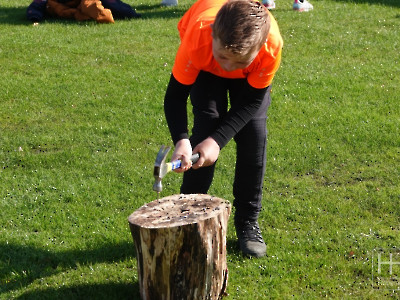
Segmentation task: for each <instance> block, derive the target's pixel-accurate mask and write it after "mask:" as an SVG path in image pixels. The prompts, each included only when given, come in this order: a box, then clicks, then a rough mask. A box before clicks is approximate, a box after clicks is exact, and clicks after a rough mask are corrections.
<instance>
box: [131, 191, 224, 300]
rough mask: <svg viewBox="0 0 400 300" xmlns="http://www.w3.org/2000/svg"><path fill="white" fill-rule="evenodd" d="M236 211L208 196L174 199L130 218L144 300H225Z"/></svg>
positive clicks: (142, 209) (156, 202) (154, 204)
mask: <svg viewBox="0 0 400 300" xmlns="http://www.w3.org/2000/svg"><path fill="white" fill-rule="evenodd" d="M230 212H231V205H230V203H229V202H228V201H226V200H224V199H221V198H217V197H213V196H210V195H204V194H191V195H183V194H181V195H173V196H168V197H165V198H162V199H159V200H154V201H152V202H150V203H148V204H146V205H143V206H142V207H140V208H139V209H138V210H136V211H135V212H134V213H132V214H131V215H130V216H129V218H128V221H129V224H130V229H131V233H132V236H133V239H134V243H135V247H136V254H137V256H136V257H137V262H138V275H139V287H140V295H141V298H142V299H151V300H152V299H160V300H161V299H166V300H170V299H188V300H189V299H190V300H195V299H220V298H222V296H223V294H224V292H225V290H226V284H227V276H228V270H227V265H226V230H227V225H228V224H227V223H228V218H229V215H230Z"/></svg>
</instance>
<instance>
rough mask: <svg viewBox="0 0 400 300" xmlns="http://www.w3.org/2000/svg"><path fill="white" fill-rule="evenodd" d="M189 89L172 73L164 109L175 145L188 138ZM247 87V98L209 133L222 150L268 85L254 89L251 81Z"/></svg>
mask: <svg viewBox="0 0 400 300" xmlns="http://www.w3.org/2000/svg"><path fill="white" fill-rule="evenodd" d="M190 89H191V85H184V84H182V83H180V82H178V81H177V80H176V79H175V77H174V76H173V75H171V78H170V81H169V84H168V87H167V91H166V94H165V99H164V112H165V116H166V119H167V123H168V127H169V130H170V132H171V137H172V141H173V142H174V144H176V143H177V142H178V141H179V140H181V139H186V138H189V134H188V132H189V130H188V117H187V99H188V96H189V93H190ZM246 89H247V91H246V92H245V93H244V94H245V95H246V97H245V98H244V99H242V102H241V103H240V104H238V105H235V106H233V107H232V108H231V109H230V110H229V111H228V113H227V115H226V116H225V118H224V119H223V120H222V122H221V124H220V125H219V126H218V128H217V129H216V130H215V132H213V133H212V134H211V135H210V137H212V138H213V139H214V140H215V141H216V142H217V144H218V145H219V147H220V148H221V149H222V148H223V147H224V146H225V145H226V144H227V143H228V142H229V141H230V140H231V139H232V138H233V137H234V136H235V135H236V133H238V132H239V131H240V130H241V129H242V128H243V127H244V126H245V125H246V124H247V123H248V122H249V121H250V120H251V119H252V118H253V117H254V115H255V114H256V112H257V110H258V109H259V108H260V106H261V103H262V102H263V100H264V97H265V94H266V92H267V88H263V89H256V88H254V87H252V86H250V84H247V86H246Z"/></svg>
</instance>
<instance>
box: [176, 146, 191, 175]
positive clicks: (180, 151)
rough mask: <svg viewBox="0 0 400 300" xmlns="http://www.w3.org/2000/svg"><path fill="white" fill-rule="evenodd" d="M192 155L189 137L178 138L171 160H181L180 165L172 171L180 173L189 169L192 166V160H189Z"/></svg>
mask: <svg viewBox="0 0 400 300" xmlns="http://www.w3.org/2000/svg"><path fill="white" fill-rule="evenodd" d="M191 156H192V145H191V144H190V141H189V139H182V140H179V141H178V142H177V143H176V145H175V150H174V153H173V154H172V158H171V160H172V161H174V160H177V159H179V160H181V167H180V168H179V169H175V170H174V172H177V173H182V172H185V171H187V170H189V169H190V168H191V167H192V161H191V160H190V158H191Z"/></svg>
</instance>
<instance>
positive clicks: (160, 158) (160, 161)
mask: <svg viewBox="0 0 400 300" xmlns="http://www.w3.org/2000/svg"><path fill="white" fill-rule="evenodd" d="M169 150H171V147H166V146H164V145H162V146H161V149H160V151H158V154H157V157H156V162H155V163H154V178H155V180H156V181H155V182H154V184H153V190H154V191H156V192H157V195H159V194H160V192H161V191H162V183H161V179H163V177H164V176H165V175H166V174H167V173H168V172H169V171H172V170H175V169H178V168H180V167H181V163H182V161H181V160H179V159H178V160H175V161H172V162H169V163H166V162H165V160H166V158H167V154H168V152H169ZM199 158H200V155H199V153H196V154H193V155H192V157H191V158H190V160H191V161H192V163H193V164H194V163H196V162H197V161H198V160H199Z"/></svg>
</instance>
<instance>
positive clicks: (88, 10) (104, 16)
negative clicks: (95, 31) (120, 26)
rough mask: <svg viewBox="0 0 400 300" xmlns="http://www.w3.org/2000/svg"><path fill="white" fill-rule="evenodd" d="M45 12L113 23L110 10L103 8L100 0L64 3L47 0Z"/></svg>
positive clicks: (68, 17) (82, 19) (80, 0)
mask: <svg viewBox="0 0 400 300" xmlns="http://www.w3.org/2000/svg"><path fill="white" fill-rule="evenodd" d="M47 12H48V13H49V14H50V15H52V16H55V17H60V18H66V19H75V20H77V21H86V20H96V21H97V22H99V23H114V18H113V16H112V13H111V10H109V9H106V8H104V6H103V5H102V4H101V1H100V0H71V1H69V2H66V3H59V2H57V1H56V0H48V1H47Z"/></svg>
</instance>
